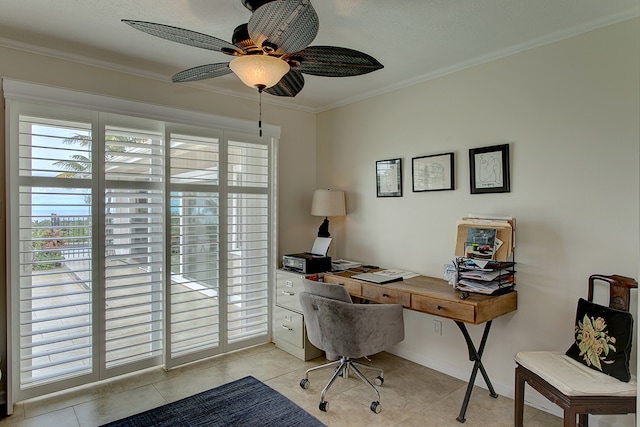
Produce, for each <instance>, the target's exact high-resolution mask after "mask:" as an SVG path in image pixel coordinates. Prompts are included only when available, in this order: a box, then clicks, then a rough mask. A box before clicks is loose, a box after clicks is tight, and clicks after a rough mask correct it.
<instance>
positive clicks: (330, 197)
mask: <svg viewBox="0 0 640 427" xmlns="http://www.w3.org/2000/svg"><path fill="white" fill-rule="evenodd" d="M346 214H347V208H346V206H345V203H344V191H338V190H316V191H314V192H313V200H312V202H311V215H314V216H325V217H326V216H345V215H346Z"/></svg>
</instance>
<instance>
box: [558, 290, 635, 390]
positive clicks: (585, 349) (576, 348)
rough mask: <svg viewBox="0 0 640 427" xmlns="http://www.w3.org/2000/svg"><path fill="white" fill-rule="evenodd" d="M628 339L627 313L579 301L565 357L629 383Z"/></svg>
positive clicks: (629, 318)
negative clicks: (572, 334)
mask: <svg viewBox="0 0 640 427" xmlns="http://www.w3.org/2000/svg"><path fill="white" fill-rule="evenodd" d="M632 336H633V317H632V316H631V314H630V313H628V312H626V311H622V310H616V309H614V308H609V307H606V306H603V305H599V304H595V303H593V302H590V301H587V300H585V299H583V298H580V300H579V301H578V310H577V313H576V324H575V342H574V343H573V345H572V346H571V348H569V350H567V353H566V354H567V356H569V357H571V358H573V359H575V360H577V361H579V362H582V363H584V364H585V365H587V366H589V367H590V368H592V369H595V370H596V371H600V372H604V373H605V374H607V375H611V376H612V377H615V378H617V379H619V380H620V381H624V382H629V380H630V379H631V373H630V372H629V358H630V357H631V339H632Z"/></svg>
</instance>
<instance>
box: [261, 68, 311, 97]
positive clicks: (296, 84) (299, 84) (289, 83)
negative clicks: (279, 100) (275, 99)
mask: <svg viewBox="0 0 640 427" xmlns="http://www.w3.org/2000/svg"><path fill="white" fill-rule="evenodd" d="M303 87H304V76H303V75H302V73H300V72H298V71H294V70H290V71H289V72H288V73H287V74H285V75H284V77H283V78H281V79H280V81H279V82H278V84H276V85H275V86H272V87H270V88H268V89H265V90H264V91H265V92H267V93H268V94H270V95H275V96H290V97H294V96H296V95H297V94H298V92H300V91H301V90H302V88H303Z"/></svg>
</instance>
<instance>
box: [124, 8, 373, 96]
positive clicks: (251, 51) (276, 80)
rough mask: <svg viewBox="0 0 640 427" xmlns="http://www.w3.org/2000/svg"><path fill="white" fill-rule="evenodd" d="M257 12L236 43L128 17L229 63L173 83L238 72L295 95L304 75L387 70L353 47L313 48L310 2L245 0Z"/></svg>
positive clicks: (193, 71)
mask: <svg viewBox="0 0 640 427" xmlns="http://www.w3.org/2000/svg"><path fill="white" fill-rule="evenodd" d="M241 1H242V4H243V5H244V6H245V7H246V8H247V9H249V10H250V11H251V12H252V14H251V18H249V22H248V23H246V24H242V25H239V26H238V27H237V28H236V29H235V30H234V32H233V37H232V42H231V43H229V42H226V41H224V40H221V39H219V38H216V37H212V36H209V35H206V34H202V33H198V32H195V31H191V30H185V29H183V28H178V27H173V26H169V25H163V24H157V23H153V22H144V21H134V20H129V19H123V20H122V22H124V23H126V24H128V25H130V26H131V27H133V28H135V29H137V30H140V31H143V32H145V33H147V34H151V35H153V36H156V37H161V38H163V39H166V40H171V41H174V42H178V43H181V44H185V45H188V46H194V47H199V48H202V49H208V50H212V51H214V52H221V53H224V54H227V55H231V56H235V57H236V58H235V59H233V60H231V61H230V62H218V63H215V64H207V65H200V66H197V67H193V68H189V69H187V70H184V71H180V72H179V73H177V74H175V75H174V76H173V77H172V81H173V82H174V83H179V82H191V81H196V80H204V79H210V78H214V77H220V76H224V75H226V74H230V73H232V72H234V73H235V74H236V75H237V76H238V77H239V78H240V79H241V80H242V81H243V83H245V84H246V85H247V86H250V87H256V88H257V89H258V91H259V92H260V93H262V91H263V90H264V91H265V92H267V93H269V94H271V95H276V96H288V97H293V96H296V95H297V94H298V93H299V92H300V91H301V90H302V88H303V86H304V77H303V76H302V74H303V73H304V74H310V75H315V76H324V77H347V76H356V75H361V74H366V73H370V72H372V71H375V70H379V69H381V68H383V65H382V64H380V63H379V62H378V61H377V60H376V59H375V58H373V57H371V56H369V55H367V54H366V53H363V52H359V51H357V50H353V49H347V48H343V47H335V46H309V44H310V43H311V42H312V41H313V40H314V39H315V37H316V35H317V34H318V28H319V21H318V14H317V13H316V11H315V9H314V8H313V6H312V5H311V2H310V0H241Z"/></svg>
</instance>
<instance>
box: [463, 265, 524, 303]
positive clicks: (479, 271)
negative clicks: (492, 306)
mask: <svg viewBox="0 0 640 427" xmlns="http://www.w3.org/2000/svg"><path fill="white" fill-rule="evenodd" d="M481 261H484V262H481ZM485 263H486V264H485ZM515 284H516V271H515V262H513V261H486V260H476V259H473V258H456V289H457V290H459V291H461V292H463V293H477V294H483V295H499V294H503V293H505V292H509V291H512V290H513V287H514V286H515Z"/></svg>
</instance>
